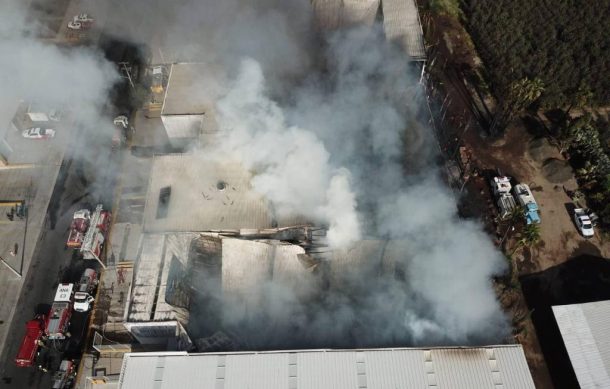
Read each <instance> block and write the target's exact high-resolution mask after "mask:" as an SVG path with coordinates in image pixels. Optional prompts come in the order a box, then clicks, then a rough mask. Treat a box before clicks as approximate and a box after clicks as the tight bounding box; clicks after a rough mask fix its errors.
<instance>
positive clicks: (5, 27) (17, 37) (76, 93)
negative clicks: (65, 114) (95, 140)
mask: <svg viewBox="0 0 610 389" xmlns="http://www.w3.org/2000/svg"><path fill="white" fill-rule="evenodd" d="M26 16H27V15H26V10H25V9H24V8H23V6H22V4H21V2H20V1H18V0H3V1H2V5H1V8H0V20H1V21H2V23H0V71H1V74H2V75H3V77H2V88H1V89H0V119H1V122H2V126H3V127H4V126H6V125H7V124H8V123H9V122H10V121H11V119H12V118H13V115H14V114H15V111H14V109H15V106H16V102H19V101H20V100H25V101H26V102H28V103H35V104H36V105H37V106H39V107H44V108H46V109H49V110H51V109H58V110H60V109H61V110H65V111H70V112H71V115H72V119H73V120H75V122H76V125H83V126H86V127H89V128H92V127H94V126H95V125H97V124H98V123H97V122H96V119H99V115H100V111H101V109H102V108H103V107H104V105H105V103H106V98H107V92H108V90H109V89H110V88H111V87H112V84H113V82H114V81H116V73H115V70H114V68H113V67H112V66H111V65H110V64H109V63H107V62H106V61H104V60H103V58H102V57H101V56H100V54H99V53H98V52H96V51H93V50H88V49H84V48H80V49H76V50H71V49H67V48H60V47H59V46H56V45H53V44H48V43H44V42H43V41H41V40H39V39H37V34H38V32H39V31H40V30H41V29H42V28H43V27H42V26H40V25H38V24H36V21H35V20H34V21H32V20H30V19H28V18H26ZM94 123H95V124H94ZM3 130H4V128H3Z"/></svg>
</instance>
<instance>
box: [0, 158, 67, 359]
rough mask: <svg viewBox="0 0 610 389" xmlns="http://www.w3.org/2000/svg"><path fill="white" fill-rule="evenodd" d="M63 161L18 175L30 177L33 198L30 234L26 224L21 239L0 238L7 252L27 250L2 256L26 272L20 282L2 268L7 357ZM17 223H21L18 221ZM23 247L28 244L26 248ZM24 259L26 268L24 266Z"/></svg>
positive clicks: (0, 339) (0, 316)
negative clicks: (13, 324)
mask: <svg viewBox="0 0 610 389" xmlns="http://www.w3.org/2000/svg"><path fill="white" fill-rule="evenodd" d="M62 159H63V154H62V155H57V154H56V155H53V156H51V157H50V160H49V162H48V165H46V166H42V167H32V168H27V169H23V170H21V171H20V172H19V173H18V174H23V175H28V176H29V178H31V180H30V182H31V188H30V195H31V196H32V197H30V198H29V199H26V205H27V207H28V218H27V231H26V226H25V223H24V225H23V229H20V230H21V232H22V233H19V234H18V235H20V236H17V237H15V236H14V234H8V235H0V246H1V247H2V248H6V246H7V244H8V245H9V246H14V244H15V243H18V246H19V248H18V250H23V252H22V255H21V256H20V255H16V256H14V257H13V256H10V255H9V257H5V256H4V255H5V253H4V250H3V252H2V256H3V258H4V259H5V260H7V262H9V264H10V265H11V266H12V267H13V268H15V269H16V270H17V271H19V270H20V269H22V276H21V278H19V277H17V275H16V274H15V273H14V272H12V271H10V270H9V269H8V268H7V267H6V266H4V265H2V266H1V267H2V269H1V270H0V296H2V299H0V355H2V354H3V353H4V347H5V345H6V338H7V335H8V331H9V327H10V324H11V322H12V320H13V316H14V314H15V310H16V309H17V302H18V300H19V297H20V295H21V289H22V288H23V285H24V283H25V280H26V279H27V275H28V271H29V269H30V263H31V261H32V257H33V256H34V253H35V250H36V246H37V243H38V242H39V241H40V240H41V239H42V236H43V233H44V229H45V225H46V216H47V209H48V207H49V202H50V200H51V196H52V194H53V190H54V188H55V183H56V181H57V177H58V175H59V171H60V167H61V160H62ZM7 172H9V171H7V170H0V177H3V178H4V176H5V175H6V174H7ZM16 172H17V170H10V173H11V174H15V173H16ZM3 182H5V181H3ZM13 223H19V222H17V221H15V222H13ZM24 234H25V241H24ZM16 238H19V239H18V242H14V241H15V239H16ZM7 240H8V242H7ZM23 243H25V245H24V244H23ZM9 258H10V259H9ZM22 259H23V264H21V260H22Z"/></svg>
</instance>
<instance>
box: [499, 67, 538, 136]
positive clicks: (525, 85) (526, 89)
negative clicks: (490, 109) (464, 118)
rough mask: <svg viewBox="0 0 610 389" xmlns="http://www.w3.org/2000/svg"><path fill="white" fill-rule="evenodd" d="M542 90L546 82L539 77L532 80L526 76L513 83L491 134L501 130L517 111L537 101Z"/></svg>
mask: <svg viewBox="0 0 610 389" xmlns="http://www.w3.org/2000/svg"><path fill="white" fill-rule="evenodd" d="M542 92H544V83H543V82H542V80H541V79H539V78H534V79H533V80H530V79H529V78H527V77H525V78H522V79H520V80H518V81H515V82H513V83H511V84H510V86H509V88H508V91H507V92H506V96H505V97H504V99H503V101H502V103H501V104H500V107H498V109H497V112H496V115H495V117H494V120H493V122H492V124H491V127H490V132H491V134H492V135H495V134H496V133H497V132H499V131H498V129H503V127H504V126H505V125H506V124H508V123H510V121H511V120H512V119H513V117H514V116H515V115H516V114H517V113H519V112H521V111H523V110H524V109H525V108H527V107H528V106H529V105H531V104H532V103H533V102H534V101H536V100H537V99H538V98H539V97H540V95H542Z"/></svg>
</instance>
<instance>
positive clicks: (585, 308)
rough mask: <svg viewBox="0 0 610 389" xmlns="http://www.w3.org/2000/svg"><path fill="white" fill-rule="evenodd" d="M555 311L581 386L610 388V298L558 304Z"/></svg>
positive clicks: (554, 308) (584, 388)
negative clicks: (581, 302) (583, 302)
mask: <svg viewBox="0 0 610 389" xmlns="http://www.w3.org/2000/svg"><path fill="white" fill-rule="evenodd" d="M553 314H554V315H555V320H556V321H557V325H558V326H559V332H561V336H562V338H563V343H564V344H565V346H566V349H567V351H568V355H569V356H570V362H572V367H573V368H574V373H576V378H577V379H578V383H579V384H580V387H581V388H583V389H586V388H610V300H606V301H598V302H594V303H586V304H573V305H556V306H554V307H553Z"/></svg>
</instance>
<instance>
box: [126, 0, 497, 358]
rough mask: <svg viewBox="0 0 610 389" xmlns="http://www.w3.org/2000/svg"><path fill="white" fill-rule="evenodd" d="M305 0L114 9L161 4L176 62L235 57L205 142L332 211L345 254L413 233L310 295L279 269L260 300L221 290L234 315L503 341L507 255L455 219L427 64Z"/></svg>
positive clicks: (268, 342) (396, 340)
mask: <svg viewBox="0 0 610 389" xmlns="http://www.w3.org/2000/svg"><path fill="white" fill-rule="evenodd" d="M310 5H311V4H310V1H308V0H291V1H287V0H265V1H262V2H256V3H252V2H247V1H241V0H227V1H222V2H218V1H211V0H202V1H195V0H191V1H189V0H180V1H177V2H175V3H174V2H164V4H162V5H159V8H154V9H153V7H147V6H146V2H141V1H130V2H122V5H121V7H123V9H121V12H117V13H116V14H117V16H118V19H117V20H115V25H116V26H117V27H118V28H120V26H122V25H129V20H132V19H133V18H138V17H139V12H141V10H142V9H145V10H146V11H145V12H149V13H151V14H148V15H147V16H146V18H145V19H146V20H148V21H150V26H154V28H155V29H158V28H159V29H160V30H161V31H160V33H159V36H162V38H163V40H164V41H165V43H168V42H171V44H169V45H167V46H171V51H172V52H173V53H175V54H176V55H174V56H170V55H169V54H167V53H168V52H170V49H169V48H168V49H167V50H165V49H164V52H165V54H166V56H167V57H171V58H172V60H180V61H184V60H192V61H206V62H207V61H208V60H209V61H214V62H216V63H218V64H220V65H221V67H223V68H226V70H227V72H226V73H227V74H228V79H231V80H233V81H231V82H229V83H228V84H227V85H226V88H220V89H226V93H225V94H224V95H223V96H222V97H221V98H220V100H219V102H218V104H217V112H216V116H217V120H218V124H219V127H220V132H221V133H222V134H223V136H222V137H221V139H220V143H219V144H218V145H215V148H214V149H212V150H211V149H206V150H203V153H204V154H206V155H207V154H210V153H212V154H215V156H216V157H218V156H221V157H224V158H227V159H231V160H235V159H237V160H240V161H242V162H243V163H244V164H245V165H246V166H248V167H249V168H250V169H251V170H252V171H253V173H254V175H255V177H254V179H253V185H254V188H255V189H256V190H257V191H259V192H261V193H263V194H265V195H266V196H267V197H268V198H269V199H270V200H271V201H272V202H273V203H274V205H275V207H276V210H277V212H279V213H280V214H283V215H293V214H299V215H301V214H303V215H305V216H307V217H308V218H309V219H310V220H313V221H316V222H319V223H322V224H327V225H328V226H329V227H330V230H329V232H328V238H329V241H330V243H331V244H332V245H334V246H335V247H347V249H346V250H343V251H341V252H345V253H347V254H346V256H347V257H348V258H349V257H350V256H354V257H357V255H356V254H355V253H354V251H352V250H351V248H353V247H356V246H357V245H358V243H361V242H356V241H357V240H358V239H361V238H365V239H369V238H370V239H377V240H386V239H391V240H392V241H394V242H396V241H401V242H406V243H405V249H404V251H401V252H399V253H395V256H397V257H399V258H400V259H399V260H397V263H396V264H395V265H396V271H395V273H394V275H392V276H389V275H388V274H387V273H383V275H380V274H381V272H380V270H379V269H378V264H377V263H374V258H373V256H372V255H371V258H370V260H369V261H364V262H358V263H354V264H353V266H349V268H350V271H349V272H346V274H341V278H342V281H344V283H343V284H341V286H338V285H334V284H333V281H329V284H330V286H327V287H324V288H322V287H320V289H319V290H320V291H321V296H319V297H318V298H317V299H315V300H314V301H307V302H304V301H302V300H301V299H300V298H298V297H297V296H296V294H295V293H292V292H291V285H285V284H280V283H279V282H276V281H271V282H269V283H268V284H265V285H264V286H261V290H262V292H261V291H256V293H259V292H260V293H264V294H266V296H267V297H266V298H265V299H263V301H265V307H260V309H258V308H259V307H256V309H255V312H252V310H250V311H249V310H248V309H246V308H243V307H240V306H232V305H230V304H224V305H223V309H224V310H225V311H226V312H225V318H230V320H228V321H227V322H225V323H223V324H224V327H225V328H229V329H232V330H234V331H238V332H239V333H241V334H243V335H244V337H249V339H250V340H251V343H250V344H251V345H254V346H256V347H260V348H265V347H279V348H282V347H294V346H297V347H298V346H305V347H307V346H314V347H328V346H343V347H353V346H381V345H388V346H396V345H414V344H420V345H421V344H423V345H435V344H462V345H464V344H473V343H483V342H498V341H501V340H502V339H503V337H504V336H505V335H506V333H507V327H508V326H507V322H506V319H505V316H504V315H503V313H502V312H501V310H500V307H499V305H498V303H497V301H496V299H495V295H494V292H493V290H492V281H491V278H492V277H493V276H494V275H496V274H499V273H501V272H503V271H504V270H505V262H504V260H503V258H502V255H501V253H500V252H498V251H497V250H496V249H494V247H493V246H492V244H491V243H490V241H489V238H488V237H487V236H486V235H485V234H484V232H483V231H482V229H481V226H480V225H479V224H478V223H476V222H473V221H464V220H462V219H460V218H458V216H457V207H456V200H455V198H454V196H453V194H452V193H451V191H450V190H449V189H448V188H447V187H446V185H445V184H444V183H443V182H442V180H441V179H440V178H439V176H440V172H439V170H440V169H439V167H438V166H437V163H436V160H437V157H438V156H437V155H436V154H435V147H434V142H435V140H434V137H433V135H432V131H431V130H430V129H429V128H428V126H427V124H426V123H427V119H428V118H427V116H426V115H425V110H424V109H423V108H424V107H425V105H424V102H423V100H422V94H423V92H424V91H423V90H422V89H421V86H420V85H418V83H417V76H418V75H417V74H416V72H413V71H412V68H411V67H410V65H409V61H408V59H407V58H406V57H405V55H404V54H403V53H401V52H399V51H398V50H397V49H396V48H395V47H393V46H392V45H390V44H388V43H387V42H386V40H385V38H384V36H383V31H382V29H381V28H380V27H379V26H375V27H373V28H356V29H350V30H346V31H337V32H334V33H321V34H319V35H318V34H317V33H316V32H313V31H311V30H310V29H309V28H308V26H310V25H312V23H311V20H309V18H308V17H309V12H306V11H303V10H305V9H309V7H310ZM294 10H298V11H299V12H294ZM155 11H156V12H155ZM301 11H303V12H301ZM168 15H169V16H168ZM168 18H169V20H173V21H174V22H173V23H171V22H170V23H167V20H168ZM161 26H165V27H166V28H165V29H163V28H162V27H161ZM277 26H279V28H280V31H281V32H278V31H277V30H276V29H275V28H276V27H277ZM130 33H131V35H130V36H132V37H133V38H134V39H143V40H144V41H146V40H147V39H148V33H142V34H140V33H138V31H131V32H130ZM153 33H154V31H153ZM318 36H322V38H323V39H322V40H323V42H315V43H317V45H316V44H312V41H313V40H314V39H315V38H316V37H318ZM201 93H202V94H206V93H207V92H206V91H201ZM364 245H365V246H366V241H365V244H364ZM324 265H328V266H331V267H332V266H333V264H324ZM348 273H349V274H348ZM199 281H201V283H205V282H206V280H199ZM321 284H324V282H322V283H321ZM316 285H317V284H316ZM253 293H255V291H253ZM218 298H219V299H222V296H218ZM263 308H266V310H265V309H263ZM269 315H272V318H269ZM192 325H194V326H196V323H192Z"/></svg>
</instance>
